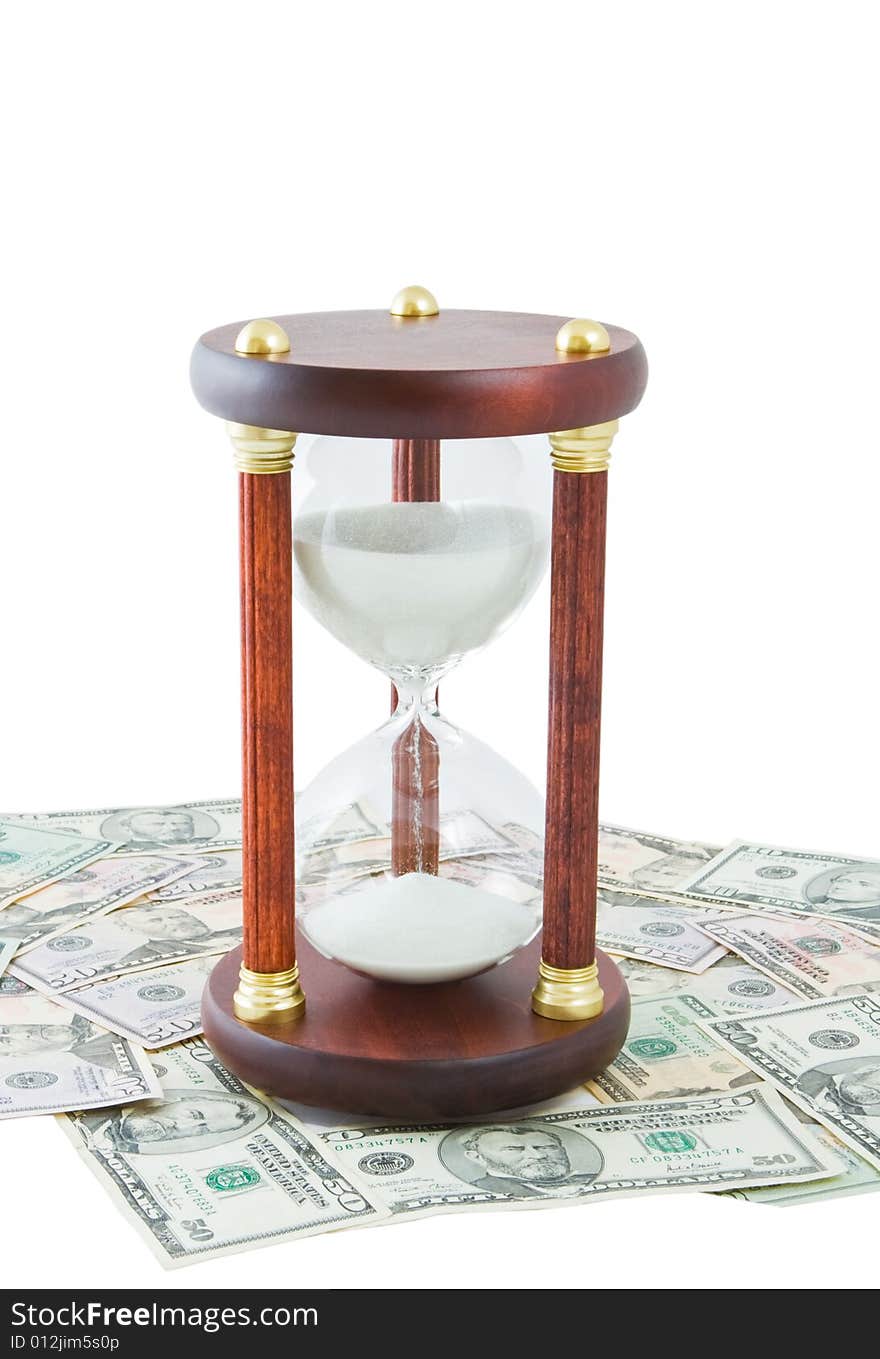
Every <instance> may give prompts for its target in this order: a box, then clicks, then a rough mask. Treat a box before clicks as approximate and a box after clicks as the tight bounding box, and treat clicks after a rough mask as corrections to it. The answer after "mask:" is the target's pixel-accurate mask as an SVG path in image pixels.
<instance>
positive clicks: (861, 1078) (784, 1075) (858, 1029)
mask: <svg viewBox="0 0 880 1359" xmlns="http://www.w3.org/2000/svg"><path fill="white" fill-rule="evenodd" d="M700 1023H701V1026H702V1027H703V1028H704V1030H705V1032H706V1033H707V1034H708V1035H710V1036H711V1038H712V1039H713V1040H714V1041H716V1042H718V1043H721V1044H723V1046H724V1047H725V1048H726V1049H727V1050H728V1051H729V1052H731V1053H735V1054H736V1056H737V1058H739V1059H740V1060H741V1061H743V1062H746V1063H748V1065H749V1066H750V1067H751V1069H752V1070H753V1071H754V1072H756V1073H757V1074H758V1075H759V1076H762V1077H764V1078H765V1079H766V1080H768V1081H770V1082H772V1084H773V1085H775V1086H776V1087H777V1089H779V1090H781V1091H782V1093H783V1094H784V1095H785V1097H786V1099H789V1100H791V1102H792V1103H793V1104H797V1105H799V1106H800V1107H801V1108H802V1109H804V1110H806V1112H807V1113H808V1114H811V1115H812V1117H813V1118H815V1119H817V1120H818V1121H819V1122H820V1123H824V1125H825V1127H826V1128H830V1129H831V1131H832V1132H833V1133H834V1134H835V1136H836V1137H839V1138H840V1140H841V1141H842V1142H845V1143H846V1145H847V1146H849V1147H852V1149H853V1150H854V1151H857V1152H858V1154H859V1155H860V1156H864V1158H865V1159H866V1160H867V1161H868V1162H869V1163H870V1164H871V1165H872V1166H874V1167H875V1169H878V1170H880V1000H877V999H876V998H875V997H874V996H871V995H867V994H865V995H857V996H847V997H837V998H835V999H832V1000H814V1001H810V1002H803V1003H801V1004H799V1005H790V1006H788V1007H787V1008H786V1009H784V1010H779V1011H771V1012H769V1013H765V1014H761V1015H743V1016H742V1017H741V1018H739V1019H732V1018H724V1019H718V1018H716V1019H711V1020H710V1019H702V1020H701V1021H700Z"/></svg>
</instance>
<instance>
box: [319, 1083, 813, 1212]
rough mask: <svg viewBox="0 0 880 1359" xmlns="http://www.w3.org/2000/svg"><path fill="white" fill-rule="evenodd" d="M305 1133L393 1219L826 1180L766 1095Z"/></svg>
mask: <svg viewBox="0 0 880 1359" xmlns="http://www.w3.org/2000/svg"><path fill="white" fill-rule="evenodd" d="M311 1135H314V1136H316V1140H318V1142H319V1145H320V1146H321V1147H322V1148H323V1150H324V1152H325V1154H326V1156H327V1158H328V1159H330V1160H334V1161H335V1162H336V1163H337V1164H338V1165H339V1166H340V1167H341V1168H342V1171H343V1173H344V1174H345V1176H346V1178H347V1179H350V1180H351V1181H352V1182H353V1183H355V1184H358V1185H360V1186H361V1187H362V1189H363V1193H364V1195H365V1197H368V1198H370V1199H371V1200H372V1201H373V1202H376V1203H379V1204H381V1205H383V1206H384V1207H385V1208H386V1209H387V1210H388V1211H389V1212H390V1213H391V1214H392V1216H393V1217H400V1216H403V1215H413V1216H428V1215H431V1214H434V1213H442V1212H462V1211H466V1210H467V1209H469V1208H487V1207H529V1208H537V1207H541V1206H548V1207H550V1206H557V1205H559V1204H560V1203H565V1202H585V1201H591V1200H593V1201H595V1200H597V1199H602V1198H606V1197H608V1196H610V1195H625V1194H635V1193H638V1194H642V1193H646V1192H647V1193H651V1192H654V1193H657V1192H665V1193H669V1192H671V1191H676V1190H679V1191H682V1190H695V1189H701V1190H709V1191H712V1192H718V1191H721V1190H725V1189H731V1188H733V1187H745V1186H754V1185H757V1184H790V1183H796V1182H799V1181H802V1180H812V1179H817V1178H820V1177H822V1176H827V1175H828V1174H829V1173H833V1172H829V1171H828V1170H827V1168H826V1166H825V1165H824V1163H823V1161H822V1160H821V1159H820V1157H819V1155H818V1154H817V1151H816V1147H815V1144H814V1143H812V1142H810V1141H808V1140H807V1139H806V1138H804V1137H802V1135H801V1132H800V1129H799V1127H798V1125H797V1123H796V1121H795V1120H794V1119H792V1118H791V1117H790V1116H789V1115H788V1114H786V1112H785V1110H784V1109H783V1106H782V1101H781V1100H778V1099H776V1098H774V1095H773V1092H772V1091H771V1090H770V1089H769V1088H768V1087H766V1086H765V1087H763V1088H755V1089H753V1090H748V1091H741V1092H739V1093H737V1094H728V1095H723V1096H715V1097H713V1098H708V1099H686V1100H649V1101H647V1102H646V1103H643V1104H627V1105H618V1106H615V1107H614V1108H608V1107H607V1106H606V1107H605V1108H596V1107H591V1108H586V1109H580V1110H572V1109H566V1110H561V1111H559V1112H557V1113H545V1114H542V1115H539V1116H531V1117H528V1118H525V1119H522V1120H514V1121H509V1120H505V1119H497V1120H492V1121H490V1120H486V1121H485V1122H482V1123H476V1124H470V1125H467V1124H465V1125H461V1124H444V1125H440V1126H437V1125H430V1124H422V1125H417V1126H415V1127H400V1126H398V1127H394V1126H392V1127H388V1126H387V1125H381V1124H375V1125H373V1126H356V1127H348V1126H337V1127H336V1128H335V1129H316V1130H315V1131H314V1133H312V1134H311Z"/></svg>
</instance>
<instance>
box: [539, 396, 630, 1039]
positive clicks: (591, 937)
mask: <svg viewBox="0 0 880 1359" xmlns="http://www.w3.org/2000/svg"><path fill="white" fill-rule="evenodd" d="M616 429H617V422H616V421H611V422H609V424H608V425H597V426H593V427H592V428H585V429H580V430H568V431H565V432H563V433H562V434H556V435H551V436H550V442H551V446H552V449H553V463H554V468H555V470H554V473H553V538H552V553H551V568H550V591H551V593H550V711H549V731H548V747H547V822H546V830H545V839H544V933H543V943H542V948H541V963H540V971H539V979H538V985H537V987H536V988H535V991H534V993H533V998H532V1003H533V1008H534V1009H535V1010H536V1011H537V1012H538V1013H539V1014H542V1015H545V1016H547V1017H548V1018H550V1019H588V1018H591V1017H592V1016H594V1015H597V1014H599V1013H601V1010H602V1005H603V995H602V989H601V987H600V986H599V983H598V980H597V971H596V877H597V869H598V839H599V735H600V716H601V705H602V624H603V611H604V600H605V511H606V501H607V491H608V473H607V470H606V469H607V466H608V456H609V450H610V446H611V440H612V438H613V437H614V433H615V432H616Z"/></svg>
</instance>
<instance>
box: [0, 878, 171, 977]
mask: <svg viewBox="0 0 880 1359" xmlns="http://www.w3.org/2000/svg"><path fill="white" fill-rule="evenodd" d="M190 863H191V861H190V860H187V859H172V858H170V857H163V856H161V855H158V854H156V855H143V856H141V855H138V856H136V857H132V858H130V859H116V858H110V859H96V860H94V861H93V862H92V863H90V864H89V865H88V867H86V868H80V869H78V870H77V872H76V873H71V874H69V875H68V876H67V877H66V878H61V879H60V880H59V881H58V882H53V883H52V885H51V887H42V888H40V890H39V891H38V892H32V893H31V895H30V896H27V897H24V898H23V899H22V900H21V901H14V902H13V903H12V905H11V906H7V907H6V909H5V910H4V911H3V913H2V914H0V940H3V939H11V938H14V937H18V939H19V940H20V944H19V953H26V952H27V951H28V950H29V949H32V948H34V947H36V945H37V944H39V943H40V942H45V941H46V940H48V939H54V938H55V937H56V935H59V934H64V933H65V931H67V930H72V929H73V928H74V927H75V926H76V925H81V924H83V923H84V922H85V921H86V920H91V919H92V918H93V917H94V916H98V915H106V914H107V912H108V911H113V910H115V909H116V907H117V906H125V905H126V904H127V903H128V902H131V901H135V900H136V899H137V898H138V897H140V896H143V895H144V893H145V892H147V891H148V890H149V889H150V888H153V887H157V886H159V885H160V884H162V883H170V882H173V881H174V880H175V879H176V878H179V877H180V876H181V874H183V873H188V872H189V871H190Z"/></svg>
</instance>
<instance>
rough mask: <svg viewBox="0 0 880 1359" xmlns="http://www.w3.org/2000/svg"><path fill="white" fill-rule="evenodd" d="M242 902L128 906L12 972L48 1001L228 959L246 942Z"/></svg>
mask: <svg viewBox="0 0 880 1359" xmlns="http://www.w3.org/2000/svg"><path fill="white" fill-rule="evenodd" d="M241 928H242V926H241V896H240V895H239V894H238V893H236V892H230V893H223V892H217V893H215V895H214V896H210V897H199V898H197V899H196V900H195V901H188V902H187V903H186V905H185V906H182V905H180V904H179V903H178V902H170V903H167V902H161V901H151V902H144V903H143V904H135V905H134V906H123V907H122V908H121V910H118V911H114V912H113V914H112V915H105V916H100V917H98V919H96V920H92V921H90V922H89V923H88V924H87V925H80V926H79V927H78V928H77V929H75V930H69V931H68V933H67V934H61V935H59V936H58V938H57V939H50V940H49V942H48V944H40V945H39V946H38V947H37V948H35V949H32V950H31V952H30V953H27V954H25V956H24V957H23V958H21V959H20V960H19V961H17V962H15V963H13V965H12V972H13V974H14V975H15V976H16V977H20V978H21V980H22V981H25V982H27V983H28V985H29V986H33V987H34V988H35V989H36V990H38V991H43V992H44V993H45V994H47V995H54V994H55V993H56V992H60V991H71V990H73V989H74V987H78V986H85V985H86V983H87V982H97V981H105V980H108V979H109V978H110V977H116V976H120V975H122V974H124V973H127V972H143V971H144V969H145V968H151V967H160V966H161V965H162V964H163V963H170V962H180V963H182V962H185V961H186V960H187V959H188V958H202V957H208V956H210V955H211V954H217V953H226V952H227V951H228V950H229V949H230V948H232V947H233V946H234V945H235V944H237V943H239V942H240V940H241Z"/></svg>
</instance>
